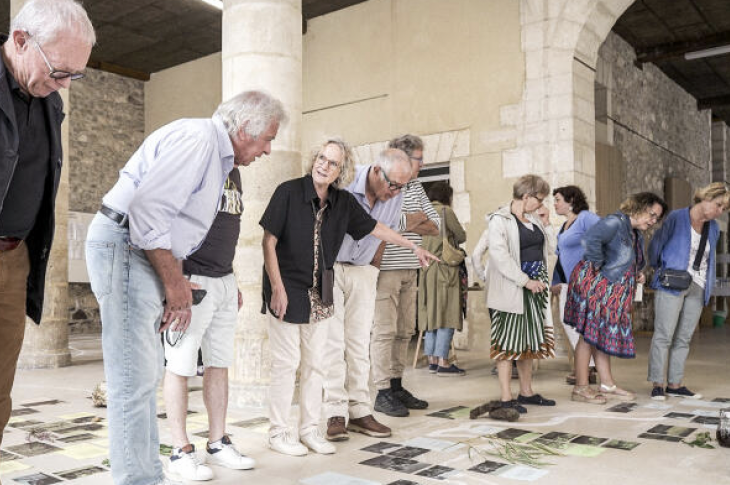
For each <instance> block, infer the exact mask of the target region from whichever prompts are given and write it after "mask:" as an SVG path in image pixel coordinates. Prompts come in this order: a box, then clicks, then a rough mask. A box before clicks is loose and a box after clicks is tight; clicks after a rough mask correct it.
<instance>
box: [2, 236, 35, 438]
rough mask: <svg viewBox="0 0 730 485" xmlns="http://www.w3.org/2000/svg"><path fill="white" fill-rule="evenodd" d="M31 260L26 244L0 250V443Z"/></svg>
mask: <svg viewBox="0 0 730 485" xmlns="http://www.w3.org/2000/svg"><path fill="white" fill-rule="evenodd" d="M29 271H30V261H29V260H28V248H27V247H26V245H25V243H20V245H19V246H18V247H17V248H15V249H13V250H12V251H0V443H2V433H3V432H4V431H5V426H6V425H7V424H8V420H9V419H10V411H11V410H12V407H13V403H12V401H11V399H10V392H11V391H12V389H13V381H14V380H15V367H16V365H17V364H18V356H19V355H20V348H21V347H22V346H23V336H24V335H25V296H26V285H27V282H28V272H29Z"/></svg>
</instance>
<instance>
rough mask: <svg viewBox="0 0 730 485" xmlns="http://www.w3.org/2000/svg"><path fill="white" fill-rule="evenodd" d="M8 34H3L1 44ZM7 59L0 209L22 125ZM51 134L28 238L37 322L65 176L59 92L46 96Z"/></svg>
mask: <svg viewBox="0 0 730 485" xmlns="http://www.w3.org/2000/svg"><path fill="white" fill-rule="evenodd" d="M7 39H8V37H7V36H5V35H2V36H0V45H2V44H4V43H5V41H7ZM6 75H7V74H6V72H5V63H4V62H3V61H2V57H0V211H2V210H3V203H4V201H5V196H6V195H7V192H8V187H9V185H10V182H11V180H12V177H13V171H14V170H15V165H16V164H17V163H18V140H19V136H18V125H17V123H16V121H15V108H14V107H13V98H12V93H11V92H10V88H9V87H8V83H7V82H6V78H5V76H6ZM43 107H44V109H45V114H46V120H47V121H48V134H49V136H50V140H49V142H50V160H51V162H50V172H49V175H50V177H48V187H46V190H45V196H44V198H43V204H42V205H41V209H40V211H39V212H38V218H37V219H36V222H35V226H34V227H33V229H32V230H31V232H30V234H29V235H28V237H27V239H26V240H25V243H26V245H27V246H28V256H29V258H30V273H29V274H28V294H27V297H26V313H27V314H28V316H29V317H30V318H32V319H33V321H35V322H36V323H40V321H41V315H42V314H43V294H44V289H45V280H46V267H47V266H48V256H49V255H50V252H51V243H52V242H53V231H54V227H55V219H54V215H53V212H54V210H55V201H56V192H57V191H58V183H59V181H60V180H61V164H62V160H63V153H62V151H61V123H62V122H63V118H64V114H63V102H62V101H61V96H60V95H59V94H58V93H52V94H50V95H48V96H47V97H46V98H43Z"/></svg>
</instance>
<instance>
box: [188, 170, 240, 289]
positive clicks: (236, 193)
mask: <svg viewBox="0 0 730 485" xmlns="http://www.w3.org/2000/svg"><path fill="white" fill-rule="evenodd" d="M242 213H243V200H242V198H241V173H240V172H239V171H238V169H237V168H234V169H233V170H231V173H230V174H228V178H227V179H226V183H225V185H224V186H223V195H222V196H221V203H220V207H218V214H217V215H216V216H215V219H214V220H213V225H212V226H210V230H209V231H208V234H207V235H206V236H205V240H204V241H203V244H201V246H200V248H198V250H197V251H195V252H194V253H193V254H191V255H190V256H189V257H188V259H186V260H185V261H184V262H183V272H184V273H185V274H194V275H201V276H209V277H212V278H220V277H222V276H226V275H229V274H231V273H233V257H234V256H235V255H236V243H237V242H238V234H239V232H240V231H241V214H242Z"/></svg>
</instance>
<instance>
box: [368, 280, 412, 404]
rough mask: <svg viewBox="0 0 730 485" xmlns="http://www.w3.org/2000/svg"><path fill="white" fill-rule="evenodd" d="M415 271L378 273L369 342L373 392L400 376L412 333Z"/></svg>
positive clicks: (384, 387)
mask: <svg viewBox="0 0 730 485" xmlns="http://www.w3.org/2000/svg"><path fill="white" fill-rule="evenodd" d="M417 298H418V270H415V269H397V270H388V271H381V272H380V274H379V275H378V288H377V293H376V296H375V318H374V320H373V331H372V335H371V340H370V365H371V368H372V376H373V383H374V384H375V388H376V389H377V390H381V389H389V388H390V379H392V378H400V377H403V370H404V369H405V367H406V365H407V364H406V360H407V358H408V344H409V342H410V341H411V337H413V334H414V333H415V330H416V300H417Z"/></svg>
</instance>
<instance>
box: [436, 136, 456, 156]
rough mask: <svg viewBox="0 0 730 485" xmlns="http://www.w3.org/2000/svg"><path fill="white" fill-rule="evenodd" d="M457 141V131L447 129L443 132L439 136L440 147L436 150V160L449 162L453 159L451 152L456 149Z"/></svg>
mask: <svg viewBox="0 0 730 485" xmlns="http://www.w3.org/2000/svg"><path fill="white" fill-rule="evenodd" d="M455 141H456V132H455V131H447V132H444V133H441V136H440V137H439V144H438V149H437V152H436V162H437V163H441V162H448V161H449V160H451V154H452V153H453V150H454V142H455Z"/></svg>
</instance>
